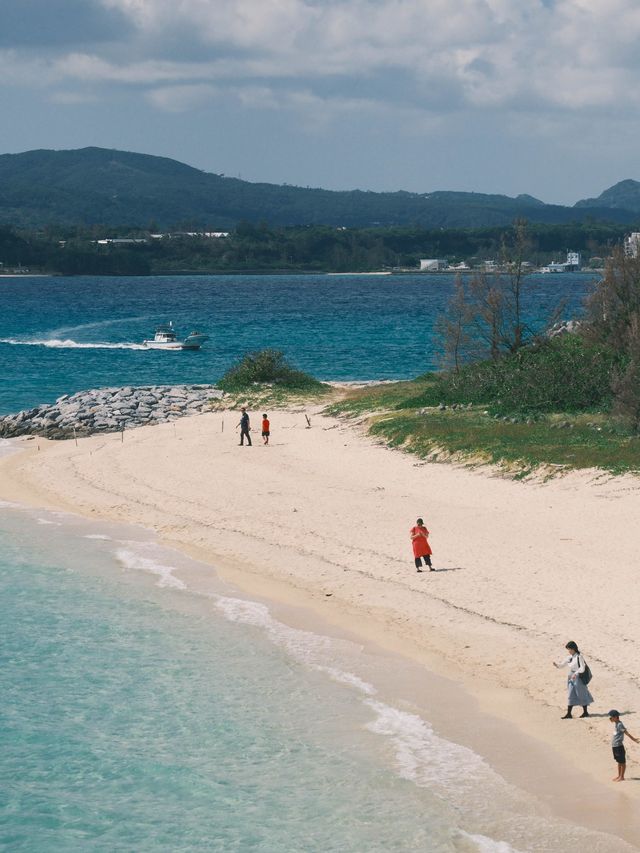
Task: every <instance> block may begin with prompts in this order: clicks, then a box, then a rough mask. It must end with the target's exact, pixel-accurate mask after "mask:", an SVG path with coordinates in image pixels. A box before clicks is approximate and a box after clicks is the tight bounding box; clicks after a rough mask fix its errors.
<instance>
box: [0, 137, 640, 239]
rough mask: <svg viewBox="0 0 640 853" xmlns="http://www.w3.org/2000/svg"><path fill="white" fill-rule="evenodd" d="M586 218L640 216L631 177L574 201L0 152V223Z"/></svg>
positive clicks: (436, 222)
mask: <svg viewBox="0 0 640 853" xmlns="http://www.w3.org/2000/svg"><path fill="white" fill-rule="evenodd" d="M517 217H524V218H526V219H527V220H529V221H530V222H540V223H566V222H583V221H585V220H588V219H592V220H600V221H608V222H615V223H632V222H636V221H640V183H638V182H637V181H632V180H626V181H622V182H621V183H619V184H616V185H615V186H613V187H611V188H610V189H608V190H605V192H603V193H602V195H600V196H599V197H598V198H597V199H585V200H583V201H579V202H578V203H577V204H576V205H575V206H574V207H563V206H561V205H550V204H545V203H544V202H542V201H539V200H538V199H536V198H533V197H532V196H528V195H519V196H517V197H516V198H510V197H509V196H504V195H486V194H483V193H464V192H433V193H411V192H393V193H390V192H385V193H379V192H367V191H362V190H350V191H331V190H323V189H311V188H308V187H306V188H305V187H294V186H288V185H284V186H280V185H276V184H266V183H250V182H248V181H242V180H240V179H238V178H228V177H225V176H224V175H217V174H211V173H207V172H202V171H200V170H199V169H194V168H193V167H191V166H187V165H185V164H184V163H179V162H178V161H176V160H170V159H168V158H166V157H155V156H151V155H148V154H136V153H132V152H127V151H116V150H110V149H105V148H81V149H78V150H72V151H49V150H38V151H27V152H25V153H23V154H3V155H0V223H2V224H10V225H15V226H20V227H42V226H45V225H54V224H55V225H95V224H104V225H109V226H127V225H130V226H136V227H143V228H146V227H150V226H152V227H156V228H158V229H162V228H176V227H178V228H188V229H196V228H198V229H200V228H203V229H211V230H218V229H225V228H231V227H233V226H234V225H236V224H237V223H238V222H240V221H243V220H246V221H250V222H260V221H264V222H267V223H268V224H269V225H320V224H325V225H332V226H345V227H372V226H390V225H419V226H422V227H425V228H476V227H483V226H495V225H508V224H510V223H511V222H513V220H514V219H515V218H517Z"/></svg>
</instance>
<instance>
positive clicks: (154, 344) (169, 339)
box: [142, 323, 209, 350]
mask: <svg viewBox="0 0 640 853" xmlns="http://www.w3.org/2000/svg"><path fill="white" fill-rule="evenodd" d="M208 340H209V336H208V335H203V334H202V333H201V332H189V334H188V335H187V337H186V338H185V339H184V340H182V341H179V340H178V336H177V334H176V330H175V329H174V328H173V323H165V324H164V325H162V326H158V327H157V328H156V329H155V331H154V333H153V340H147V341H143V342H142V343H143V346H145V347H148V349H173V350H179V349H200V347H201V346H202V344H203V343H204V342H205V341H208Z"/></svg>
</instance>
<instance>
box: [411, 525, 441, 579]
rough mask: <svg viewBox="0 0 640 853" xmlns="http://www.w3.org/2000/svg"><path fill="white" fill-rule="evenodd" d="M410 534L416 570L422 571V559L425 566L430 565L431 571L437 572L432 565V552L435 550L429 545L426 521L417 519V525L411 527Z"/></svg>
mask: <svg viewBox="0 0 640 853" xmlns="http://www.w3.org/2000/svg"><path fill="white" fill-rule="evenodd" d="M409 536H410V537H411V542H412V544H413V556H414V558H415V562H416V571H418V572H421V571H422V560H424V564H425V566H429V571H430V572H435V569H434V568H433V566H432V565H431V554H432V553H433V551H432V550H431V546H430V545H429V538H428V537H429V531H428V530H427V528H426V527H425V526H424V521H423V520H422V519H421V518H419V519H418V520H417V521H416V526H415V527H412V528H411V530H410V531H409Z"/></svg>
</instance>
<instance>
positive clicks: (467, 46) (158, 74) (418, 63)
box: [0, 0, 640, 204]
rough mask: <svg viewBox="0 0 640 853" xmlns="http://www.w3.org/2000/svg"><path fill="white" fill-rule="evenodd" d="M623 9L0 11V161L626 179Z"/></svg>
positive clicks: (631, 60) (328, 5)
mask: <svg viewBox="0 0 640 853" xmlns="http://www.w3.org/2000/svg"><path fill="white" fill-rule="evenodd" d="M639 44H640V2H638V0H0V115H1V116H2V120H1V122H0V153H3V154H4V153H18V152H20V151H28V150H32V149H35V148H54V149H65V148H83V147H85V146H88V145H97V146H101V147H104V148H117V149H121V150H127V151H138V152H141V153H145V154H156V155H161V156H165V157H171V158H173V159H176V160H180V161H181V162H184V163H188V164H189V165H191V166H195V167H197V168H199V169H204V170H205V171H208V172H216V173H218V174H226V175H229V176H233V177H238V176H239V177H241V178H243V179H245V180H248V181H265V182H269V183H276V184H295V185H298V186H313V187H325V188H327V189H355V188H359V189H363V190H375V191H382V190H384V191H395V190H408V191H411V192H420V193H428V192H433V191H435V190H461V191H469V192H483V193H503V194H506V195H510V196H515V195H518V194H519V193H529V194H530V195H533V196H536V197H537V198H540V199H541V200H543V201H546V202H549V203H557V204H573V203H574V202H576V201H577V200H579V199H582V198H586V197H593V196H598V195H599V194H600V193H601V192H602V191H603V190H604V189H606V188H607V187H609V186H611V185H612V184H615V183H617V182H618V181H620V180H623V179H625V178H634V179H640V163H638V140H639V139H640V111H639V110H638V103H639V100H640V85H639V83H640V50H639V49H638V45H639Z"/></svg>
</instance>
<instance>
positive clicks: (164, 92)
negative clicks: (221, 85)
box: [148, 83, 218, 113]
mask: <svg viewBox="0 0 640 853" xmlns="http://www.w3.org/2000/svg"><path fill="white" fill-rule="evenodd" d="M217 94H218V90H217V89H216V88H215V86H211V85H209V84H206V83H200V84H194V85H187V86H165V87H161V88H159V89H152V90H151V91H150V92H149V93H148V98H149V100H150V101H151V103H152V104H153V105H154V106H156V107H158V109H161V110H164V111H165V112H169V113H185V112H189V111H191V110H193V109H197V108H199V107H201V106H203V105H204V104H207V103H209V102H210V101H212V100H213V99H214V98H215V97H216V95H217Z"/></svg>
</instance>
